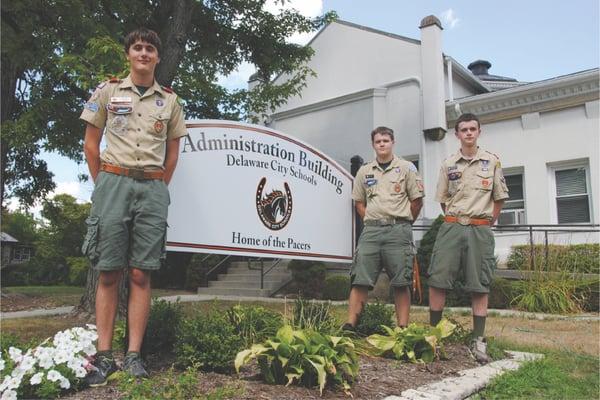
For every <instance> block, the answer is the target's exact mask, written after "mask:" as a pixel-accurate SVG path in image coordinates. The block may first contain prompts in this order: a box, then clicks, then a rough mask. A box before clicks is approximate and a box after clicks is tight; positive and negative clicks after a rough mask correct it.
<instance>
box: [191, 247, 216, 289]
mask: <svg viewBox="0 0 600 400" xmlns="http://www.w3.org/2000/svg"><path fill="white" fill-rule="evenodd" d="M205 257H206V254H194V255H193V256H192V259H191V261H190V262H189V264H188V267H187V271H186V276H185V289H188V290H196V289H198V287H200V286H206V285H207V277H206V273H207V272H208V271H209V270H210V269H211V268H212V267H214V266H215V265H217V264H218V263H219V262H220V261H221V260H222V259H223V256H220V255H218V254H212V255H210V256H209V257H208V258H207V259H205V260H204V258H205Z"/></svg>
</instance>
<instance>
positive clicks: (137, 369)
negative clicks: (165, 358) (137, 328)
mask: <svg viewBox="0 0 600 400" xmlns="http://www.w3.org/2000/svg"><path fill="white" fill-rule="evenodd" d="M123 371H125V372H127V373H128V374H129V375H131V376H135V377H136V378H148V376H149V375H148V372H146V369H145V368H144V363H143V362H142V357H141V356H140V353H135V352H131V353H127V355H126V356H125V360H124V361H123Z"/></svg>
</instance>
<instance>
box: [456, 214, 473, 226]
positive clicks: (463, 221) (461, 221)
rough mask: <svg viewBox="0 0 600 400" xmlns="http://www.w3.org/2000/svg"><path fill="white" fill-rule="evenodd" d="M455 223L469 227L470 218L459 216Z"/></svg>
mask: <svg viewBox="0 0 600 400" xmlns="http://www.w3.org/2000/svg"><path fill="white" fill-rule="evenodd" d="M457 221H458V223H459V224H461V225H464V226H467V225H471V218H469V217H467V216H464V215H461V216H460V217H458V220H457Z"/></svg>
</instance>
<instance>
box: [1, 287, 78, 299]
mask: <svg viewBox="0 0 600 400" xmlns="http://www.w3.org/2000/svg"><path fill="white" fill-rule="evenodd" d="M2 292H4V293H11V294H24V295H27V296H39V297H42V296H44V297H46V296H65V295H67V296H68V295H79V296H81V294H82V293H83V288H82V287H79V286H8V287H2Z"/></svg>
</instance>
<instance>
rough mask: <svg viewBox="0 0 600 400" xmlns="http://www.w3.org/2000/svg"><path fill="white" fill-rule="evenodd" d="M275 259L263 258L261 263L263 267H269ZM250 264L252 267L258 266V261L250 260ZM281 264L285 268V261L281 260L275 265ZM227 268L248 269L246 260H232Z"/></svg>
mask: <svg viewBox="0 0 600 400" xmlns="http://www.w3.org/2000/svg"><path fill="white" fill-rule="evenodd" d="M274 262H275V261H273V260H265V261H264V262H263V265H264V267H265V268H267V267H270V266H271V265H273V263H274ZM250 266H251V267H252V268H260V261H251V262H250ZM280 266H283V267H284V268H286V269H287V263H286V262H283V261H281V262H280V263H279V264H277V267H280ZM229 268H246V269H248V261H232V262H231V263H230V264H229Z"/></svg>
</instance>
